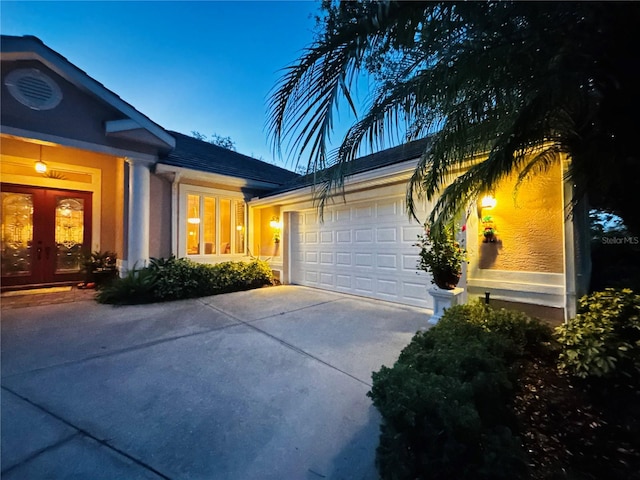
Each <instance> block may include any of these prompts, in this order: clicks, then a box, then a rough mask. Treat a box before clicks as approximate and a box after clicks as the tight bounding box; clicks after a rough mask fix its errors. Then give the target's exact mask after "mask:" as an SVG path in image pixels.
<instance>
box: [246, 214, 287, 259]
mask: <svg viewBox="0 0 640 480" xmlns="http://www.w3.org/2000/svg"><path fill="white" fill-rule="evenodd" d="M273 217H277V218H279V219H280V221H282V220H283V219H282V218H280V206H278V205H276V206H271V207H266V208H260V209H255V211H254V217H253V229H254V232H253V238H254V244H253V246H252V247H251V251H252V252H257V253H258V255H260V256H264V257H278V256H280V255H281V245H282V242H283V238H282V236H283V232H280V243H276V242H275V240H274V233H275V232H274V230H273V229H272V228H271V226H270V222H271V219H272V218H273Z"/></svg>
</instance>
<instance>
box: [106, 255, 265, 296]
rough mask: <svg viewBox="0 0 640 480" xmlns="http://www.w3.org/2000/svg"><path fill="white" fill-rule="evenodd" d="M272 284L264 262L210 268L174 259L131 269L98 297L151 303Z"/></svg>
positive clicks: (182, 259) (206, 265) (225, 264)
mask: <svg viewBox="0 0 640 480" xmlns="http://www.w3.org/2000/svg"><path fill="white" fill-rule="evenodd" d="M272 282H273V274H272V272H271V268H270V267H269V264H268V263H267V262H265V261H262V260H253V261H251V262H248V263H247V262H224V263H218V264H214V265H209V264H202V263H196V262H193V261H191V260H189V259H184V258H180V259H177V258H175V257H171V258H168V259H152V260H151V262H150V263H149V266H148V267H145V268H142V269H132V270H130V271H129V272H128V273H127V275H126V276H125V277H123V278H120V279H117V280H116V281H114V282H112V283H111V284H109V285H108V286H106V287H105V288H104V289H102V290H101V291H100V292H98V296H97V297H96V298H97V300H98V301H99V302H101V303H117V304H134V303H148V302H153V301H167V300H179V299H184V298H195V297H202V296H206V295H215V294H218V293H226V292H234V291H239V290H247V289H251V288H258V287H261V286H263V285H269V284H271V283H272Z"/></svg>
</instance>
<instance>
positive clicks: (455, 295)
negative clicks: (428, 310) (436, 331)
mask: <svg viewBox="0 0 640 480" xmlns="http://www.w3.org/2000/svg"><path fill="white" fill-rule="evenodd" d="M463 293H464V288H453V289H442V288H438V287H431V288H430V289H429V294H430V295H431V296H432V297H433V315H431V318H429V323H430V324H431V325H435V324H436V323H438V320H440V318H441V317H442V315H443V314H444V311H445V310H446V309H447V308H451V307H453V306H454V305H461V304H462V299H463V296H462V294H463Z"/></svg>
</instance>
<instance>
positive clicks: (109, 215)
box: [0, 136, 125, 258]
mask: <svg viewBox="0 0 640 480" xmlns="http://www.w3.org/2000/svg"><path fill="white" fill-rule="evenodd" d="M0 141H1V142H2V143H1V146H0V151H1V159H2V171H3V172H5V171H7V170H10V169H11V168H15V166H13V165H12V158H16V159H18V160H20V159H22V160H24V159H27V160H29V161H32V162H35V161H36V160H37V159H42V160H43V161H44V162H47V163H50V164H53V163H57V164H64V165H68V166H69V170H71V171H73V166H74V165H76V166H81V167H90V168H95V169H98V170H100V177H101V179H100V183H101V193H100V192H99V193H98V194H99V195H100V200H101V208H100V211H99V212H95V211H94V212H92V215H93V216H94V217H95V216H96V215H97V216H98V217H99V218H100V232H101V233H100V249H101V250H103V251H105V250H109V251H115V252H116V253H118V256H119V257H120V258H122V255H123V235H124V233H123V211H124V210H123V208H124V205H123V201H124V168H125V165H124V159H122V158H118V157H114V156H110V155H105V154H100V153H94V152H89V151H85V150H79V149H75V148H69V147H64V146H60V145H42V147H41V146H40V145H38V144H35V143H31V142H28V141H23V140H20V139H17V138H12V137H7V136H2V138H0ZM67 176H69V177H70V178H71V179H73V178H72V177H73V174H72V173H71V174H67ZM81 177H82V175H78V178H81ZM20 178H21V180H20V182H19V183H20V184H22V185H38V183H37V182H38V178H41V177H38V176H37V175H33V176H30V175H24V176H21V177H20ZM2 181H6V176H5V175H3V176H2ZM53 183H54V184H53V185H52V187H54V188H62V189H65V186H64V184H63V182H57V183H58V184H57V185H56V182H55V180H54V181H53ZM94 195H95V193H94ZM93 243H94V245H95V239H94V242H93Z"/></svg>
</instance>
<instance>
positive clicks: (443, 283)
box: [433, 272, 460, 290]
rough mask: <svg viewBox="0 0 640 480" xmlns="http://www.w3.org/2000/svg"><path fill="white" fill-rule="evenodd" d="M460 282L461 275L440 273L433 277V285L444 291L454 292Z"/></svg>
mask: <svg viewBox="0 0 640 480" xmlns="http://www.w3.org/2000/svg"><path fill="white" fill-rule="evenodd" d="M459 282H460V275H459V274H454V273H450V272H447V273H439V274H434V275H433V283H435V284H436V286H438V287H439V288H441V289H443V290H453V289H454V288H456V287H457V286H458V283H459Z"/></svg>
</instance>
